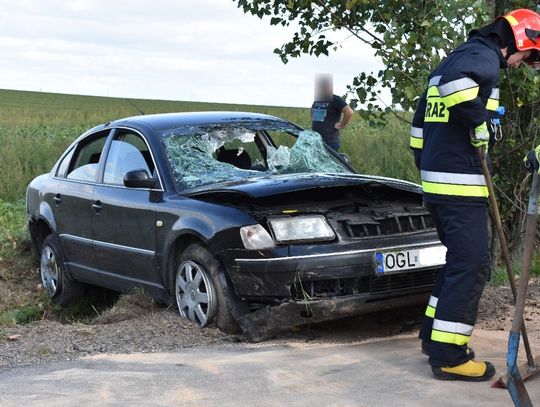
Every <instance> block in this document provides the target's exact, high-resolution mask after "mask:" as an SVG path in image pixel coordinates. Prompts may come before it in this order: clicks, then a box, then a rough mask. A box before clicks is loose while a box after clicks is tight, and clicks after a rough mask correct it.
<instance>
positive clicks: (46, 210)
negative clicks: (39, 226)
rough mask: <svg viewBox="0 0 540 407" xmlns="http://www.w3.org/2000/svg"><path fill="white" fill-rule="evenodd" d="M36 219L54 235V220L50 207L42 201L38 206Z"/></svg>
mask: <svg viewBox="0 0 540 407" xmlns="http://www.w3.org/2000/svg"><path fill="white" fill-rule="evenodd" d="M37 219H38V220H39V219H41V220H43V221H44V222H45V223H47V225H48V226H49V228H50V229H51V230H52V231H53V233H56V231H57V229H56V221H55V220H54V215H53V212H52V208H51V206H50V205H49V204H48V203H47V202H44V201H41V202H40V204H39V213H38V216H37Z"/></svg>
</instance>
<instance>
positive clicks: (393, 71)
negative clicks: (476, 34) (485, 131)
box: [235, 0, 540, 249]
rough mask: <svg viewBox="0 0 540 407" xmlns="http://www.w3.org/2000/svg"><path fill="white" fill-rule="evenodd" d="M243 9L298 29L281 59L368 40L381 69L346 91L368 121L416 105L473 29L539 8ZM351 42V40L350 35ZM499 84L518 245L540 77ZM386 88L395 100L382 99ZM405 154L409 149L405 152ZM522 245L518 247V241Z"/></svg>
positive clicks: (252, 4) (501, 176) (266, 1)
mask: <svg viewBox="0 0 540 407" xmlns="http://www.w3.org/2000/svg"><path fill="white" fill-rule="evenodd" d="M235 1H236V2H237V3H238V7H240V8H242V9H243V11H244V12H245V13H251V14H253V15H255V16H257V17H259V18H265V17H269V18H270V20H269V21H270V24H271V25H280V26H284V27H286V26H290V25H291V24H294V25H296V26H297V27H298V29H297V31H296V32H295V33H294V34H293V36H292V38H291V40H290V41H289V42H287V43H285V44H283V45H282V46H281V47H280V48H276V49H275V50H274V52H275V53H276V54H277V55H279V57H280V58H281V60H282V61H283V62H284V63H287V62H288V61H289V59H290V58H296V57H299V56H301V55H302V54H310V55H316V56H319V55H329V54H330V53H331V52H335V51H336V50H337V49H338V48H339V47H340V46H341V42H342V41H343V40H344V39H346V38H352V39H355V40H357V41H361V42H363V43H364V44H367V45H369V46H370V47H371V48H372V49H373V51H374V53H375V56H376V57H378V58H379V59H380V60H381V61H382V63H383V65H384V68H383V69H382V70H380V71H378V72H367V73H366V72H360V73H359V74H358V76H356V77H355V78H351V81H350V85H349V86H348V93H349V94H350V95H351V97H352V98H351V99H350V102H351V104H352V105H353V107H355V106H357V105H361V107H362V109H361V110H360V111H359V113H360V115H361V116H362V117H363V118H365V119H366V120H368V122H369V123H370V124H377V123H381V121H383V120H384V115H385V114H389V113H392V114H396V115H397V116H398V117H399V118H400V119H401V120H403V121H408V118H407V115H405V114H400V113H399V112H400V111H411V110H414V109H415V108H416V105H417V103H418V98H419V96H420V95H421V94H422V92H423V91H424V90H425V87H426V84H427V77H428V75H429V73H430V72H431V71H432V70H433V69H434V67H435V66H436V65H438V63H439V62H440V61H441V59H442V58H444V56H445V55H446V54H447V53H448V52H450V51H451V50H452V49H454V48H455V47H456V46H457V45H459V44H460V43H461V42H463V41H465V39H466V38H467V34H468V32H469V31H470V30H471V29H472V28H473V27H478V26H481V25H484V24H485V23H487V22H489V21H491V20H492V19H493V18H494V17H495V16H497V15H501V14H504V12H505V11H509V10H511V9H515V8H519V7H528V8H534V7H536V5H535V4H534V2H533V1H505V0H484V1H482V0H476V1H474V0H473V1H471V0H448V1H441V0H404V1H397V0H382V1H373V0H346V1H345V0H328V1H322V0H315V1H307V0H252V1H250V0H235ZM347 40H350V39H347ZM514 71H515V72H512V73H510V75H509V78H511V80H510V83H511V84H512V91H510V87H509V86H510V84H509V82H508V80H504V81H503V83H502V86H501V87H502V96H501V101H502V104H504V105H506V106H507V107H508V111H509V114H508V116H507V119H506V120H505V121H504V125H503V133H504V134H505V141H504V150H503V149H501V148H500V147H499V148H496V149H495V152H494V158H495V162H496V165H495V180H496V185H497V187H498V192H499V196H498V198H499V201H500V204H501V209H502V211H501V212H502V214H503V216H504V219H505V226H506V229H507V234H508V235H509V236H511V237H513V240H514V242H516V243H519V236H520V231H521V228H520V225H521V220H522V218H523V214H524V199H523V197H524V192H525V190H524V189H523V188H521V185H522V182H521V181H522V180H523V171H522V169H521V165H522V164H521V158H522V156H523V155H524V153H525V152H526V151H527V150H528V149H530V148H531V147H533V145H534V144H535V143H536V138H537V136H538V133H539V128H540V126H539V119H538V108H539V102H540V99H539V95H540V91H539V86H538V85H539V81H540V80H539V76H538V74H536V73H534V72H532V71H530V70H526V69H523V70H514ZM383 89H389V90H390V93H391V96H392V100H391V103H390V104H389V105H385V104H384V103H383V101H382V100H381V98H380V95H381V92H382V90H383ZM405 136H406V135H405ZM404 153H405V152H404ZM515 247H516V248H518V249H519V247H520V245H519V244H516V245H515Z"/></svg>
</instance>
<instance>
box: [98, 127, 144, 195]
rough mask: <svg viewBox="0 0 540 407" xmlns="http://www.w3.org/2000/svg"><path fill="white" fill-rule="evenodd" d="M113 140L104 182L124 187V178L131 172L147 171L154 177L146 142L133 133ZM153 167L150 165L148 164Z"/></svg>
mask: <svg viewBox="0 0 540 407" xmlns="http://www.w3.org/2000/svg"><path fill="white" fill-rule="evenodd" d="M119 137H120V139H117V140H113V142H112V143H111V148H110V150H109V154H108V156H107V162H106V164H105V172H104V174H103V182H104V183H105V184H112V185H124V176H125V175H126V173H127V172H129V171H134V170H145V171H146V172H147V173H148V175H149V176H152V175H153V168H150V167H151V166H152V167H153V163H152V159H151V157H150V153H149V151H148V147H147V146H146V143H145V142H144V140H143V139H142V138H141V137H140V136H138V135H136V134H133V133H129V134H125V135H122V134H120V135H119ZM149 162H150V163H152V165H151V166H150V165H148V163H149Z"/></svg>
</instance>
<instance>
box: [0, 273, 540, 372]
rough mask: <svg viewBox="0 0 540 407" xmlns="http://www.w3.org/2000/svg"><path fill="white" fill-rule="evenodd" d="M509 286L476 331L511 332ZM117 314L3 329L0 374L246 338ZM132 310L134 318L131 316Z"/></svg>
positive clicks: (534, 326)
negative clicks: (80, 359) (13, 369)
mask: <svg viewBox="0 0 540 407" xmlns="http://www.w3.org/2000/svg"><path fill="white" fill-rule="evenodd" d="M539 302H540V282H539V281H538V280H535V281H532V282H531V285H530V288H529V300H528V303H527V312H526V315H525V320H526V322H527V325H528V330H529V336H530V338H531V341H533V342H534V343H540V309H539V308H538V304H539ZM510 304H511V292H510V289H509V288H508V287H506V286H498V287H492V286H488V287H487V288H486V291H485V292H484V296H483V298H482V301H481V305H480V313H479V320H478V324H477V326H478V327H479V328H483V329H488V330H493V331H497V330H499V331H500V330H508V329H509V327H510V325H511V321H512V313H513V308H512V306H511V305H510ZM120 305H121V306H117V307H113V309H112V311H110V312H108V313H106V314H104V315H102V316H100V317H99V318H96V319H95V320H94V321H93V322H92V323H89V324H82V323H73V324H61V323H59V322H57V321H52V320H47V319H45V320H42V321H36V322H32V323H29V324H26V325H18V326H14V327H4V328H1V329H0V369H5V368H11V367H15V366H24V365H36V364H42V363H49V362H51V361H58V360H69V359H74V358H78V357H81V356H86V355H92V354H99V353H133V352H158V351H173V350H178V349H180V348H187V347H196V346H218V347H222V346H234V345H235V344H238V343H239V342H243V341H244V338H243V336H242V335H237V336H235V335H226V334H224V333H222V332H220V331H219V330H218V329H216V328H213V327H207V328H204V329H201V328H199V327H197V326H196V325H194V324H192V323H191V322H188V321H185V320H182V319H180V318H179V317H178V314H177V311H176V310H175V309H166V308H159V307H157V306H155V305H154V306H151V307H147V308H146V309H145V308H144V301H143V302H141V301H137V300H133V299H130V298H129V297H128V298H127V300H120ZM129 307H132V308H133V309H134V312H131V313H129V312H128V313H126V312H125V310H126V309H128V308H129ZM423 308H424V307H411V308H404V309H400V310H394V311H385V312H380V313H377V314H371V315H366V316H362V317H355V318H349V319H346V320H341V321H333V322H329V323H323V324H318V325H313V326H307V327H304V328H302V329H297V330H295V331H291V332H287V333H284V334H283V335H282V336H280V337H279V338H276V339H273V340H271V341H267V342H265V343H263V344H261V345H258V346H266V345H268V344H278V343H284V342H286V343H291V342H302V343H306V342H310V343H354V342H360V341H364V340H367V339H370V338H376V337H386V336H392V335H398V334H401V333H411V332H415V331H416V330H417V329H418V327H419V324H420V321H421V318H422V314H423Z"/></svg>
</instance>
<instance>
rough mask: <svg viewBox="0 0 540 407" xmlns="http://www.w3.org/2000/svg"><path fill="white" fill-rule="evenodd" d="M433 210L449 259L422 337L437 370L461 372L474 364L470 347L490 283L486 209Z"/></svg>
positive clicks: (436, 206) (432, 207) (434, 206)
mask: <svg viewBox="0 0 540 407" xmlns="http://www.w3.org/2000/svg"><path fill="white" fill-rule="evenodd" d="M427 207H428V210H429V211H430V213H431V215H432V217H433V222H434V224H435V227H436V228H437V233H438V235H439V239H440V240H441V242H442V243H443V245H445V246H446V248H447V253H446V265H445V266H444V268H443V269H442V270H441V271H440V272H439V275H438V276H437V279H436V282H435V286H434V288H433V291H432V294H431V297H430V300H429V303H428V306H427V308H426V315H425V316H424V320H423V323H422V328H421V330H420V335H419V336H420V339H422V340H423V341H427V343H428V344H429V353H430V358H429V363H430V364H431V365H432V366H439V367H441V366H447V367H449V366H457V365H460V364H462V363H465V362H467V361H468V360H469V356H468V352H467V348H468V343H469V339H470V336H471V334H472V331H473V328H474V324H475V322H476V317H477V314H478V304H479V301H480V297H481V296H482V292H483V290H484V287H485V284H486V281H487V279H488V277H489V267H490V256H489V240H488V229H487V212H486V205H477V206H475V205H455V204H428V205H427Z"/></svg>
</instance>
